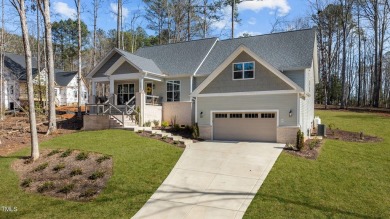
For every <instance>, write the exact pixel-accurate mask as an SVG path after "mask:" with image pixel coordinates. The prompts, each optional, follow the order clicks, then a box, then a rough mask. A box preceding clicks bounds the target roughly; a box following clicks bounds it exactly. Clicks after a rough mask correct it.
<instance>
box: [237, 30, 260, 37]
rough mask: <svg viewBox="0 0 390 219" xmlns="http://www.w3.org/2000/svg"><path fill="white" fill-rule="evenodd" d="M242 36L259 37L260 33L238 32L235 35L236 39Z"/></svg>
mask: <svg viewBox="0 0 390 219" xmlns="http://www.w3.org/2000/svg"><path fill="white" fill-rule="evenodd" d="M244 34H248V35H249V36H256V35H261V33H260V32H256V31H240V32H239V33H238V34H237V35H236V37H240V36H243V35H244Z"/></svg>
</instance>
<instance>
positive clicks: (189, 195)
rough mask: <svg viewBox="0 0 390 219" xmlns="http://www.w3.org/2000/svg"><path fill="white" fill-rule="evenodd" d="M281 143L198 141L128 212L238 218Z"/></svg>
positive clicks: (143, 215) (178, 217) (150, 215)
mask: <svg viewBox="0 0 390 219" xmlns="http://www.w3.org/2000/svg"><path fill="white" fill-rule="evenodd" d="M283 146H284V145H283V144H275V143H248V142H199V143H194V144H191V145H190V146H188V147H187V148H186V149H185V151H184V153H183V155H182V156H181V157H180V159H179V161H178V162H177V163H176V166H175V167H174V168H173V170H172V172H171V173H170V174H169V176H168V177H167V178H166V179H165V181H164V182H163V184H162V185H161V186H160V187H159V188H158V189H157V191H156V192H155V193H154V194H153V195H152V197H151V198H150V199H149V200H148V201H147V202H146V203H145V205H144V206H143V207H142V208H141V210H139V211H138V212H137V214H136V215H135V216H134V217H133V218H159V219H160V218H167V219H168V218H169V219H171V218H174V219H181V218H196V219H201V218H210V219H217V218H223V219H228V218H242V217H243V215H244V213H245V211H246V209H247V208H248V206H249V204H250V202H251V201H252V199H253V197H254V196H255V195H256V193H257V191H258V190H259V188H260V186H261V184H262V183H263V181H264V180H265V178H266V177H267V175H268V173H269V171H270V170H271V168H272V166H273V165H274V163H275V161H276V159H277V158H278V156H279V154H280V152H281V151H282V148H283Z"/></svg>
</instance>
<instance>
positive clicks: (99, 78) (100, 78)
mask: <svg viewBox="0 0 390 219" xmlns="http://www.w3.org/2000/svg"><path fill="white" fill-rule="evenodd" d="M91 81H92V82H109V81H110V78H109V77H98V78H91Z"/></svg>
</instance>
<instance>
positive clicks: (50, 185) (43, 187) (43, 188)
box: [37, 181, 54, 193]
mask: <svg viewBox="0 0 390 219" xmlns="http://www.w3.org/2000/svg"><path fill="white" fill-rule="evenodd" d="M52 189H54V183H53V182H51V181H48V182H45V183H43V184H42V185H41V186H39V187H38V189H37V191H38V192H39V193H42V192H45V191H48V190H52Z"/></svg>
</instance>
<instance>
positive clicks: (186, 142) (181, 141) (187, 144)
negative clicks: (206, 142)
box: [179, 139, 194, 146]
mask: <svg viewBox="0 0 390 219" xmlns="http://www.w3.org/2000/svg"><path fill="white" fill-rule="evenodd" d="M179 142H180V143H183V144H184V145H185V146H189V145H190V144H192V143H194V142H193V141H192V140H190V139H181V140H179Z"/></svg>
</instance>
